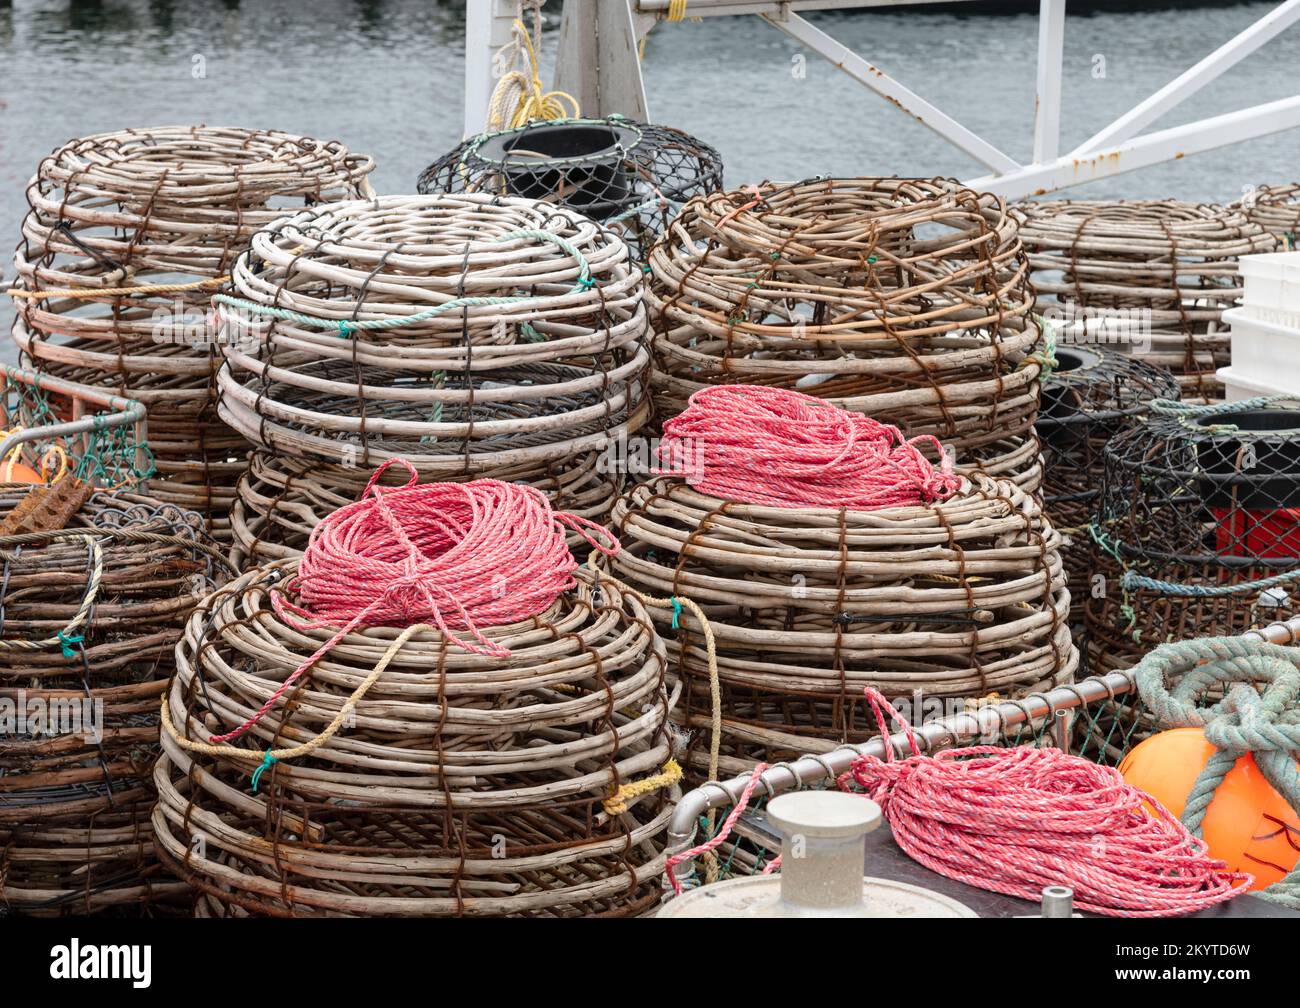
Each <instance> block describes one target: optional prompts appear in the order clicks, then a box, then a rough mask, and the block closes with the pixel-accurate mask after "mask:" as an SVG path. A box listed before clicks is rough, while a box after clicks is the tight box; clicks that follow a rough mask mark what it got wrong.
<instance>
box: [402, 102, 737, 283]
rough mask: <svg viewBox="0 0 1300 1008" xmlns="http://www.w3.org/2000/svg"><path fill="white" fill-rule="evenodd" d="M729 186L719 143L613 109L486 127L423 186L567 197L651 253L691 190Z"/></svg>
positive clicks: (561, 201) (563, 201) (441, 161)
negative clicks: (596, 115)
mask: <svg viewBox="0 0 1300 1008" xmlns="http://www.w3.org/2000/svg"><path fill="white" fill-rule="evenodd" d="M721 186H722V159H721V158H720V157H719V156H718V152H717V151H715V150H714V149H713V148H712V147H710V146H708V145H707V144H705V143H701V142H700V141H699V140H696V139H695V138H694V137H692V136H689V135H688V134H686V133H683V132H682V131H681V130H677V129H673V128H671V127H669V126H662V125H658V124H655V123H643V122H636V121H635V120H632V119H627V118H625V117H623V116H619V115H614V116H609V117H607V118H604V119H568V120H563V121H560V122H548V121H540V120H539V121H536V122H531V123H528V124H526V125H523V126H519V127H517V128H515V129H509V130H503V131H500V132H493V133H482V134H480V135H478V136H472V137H470V138H469V139H467V140H465V141H464V142H463V143H461V144H460V145H459V146H457V147H456V148H455V149H454V150H451V151H449V152H448V153H446V154H444V155H443V156H442V157H440V158H438V160H437V161H435V162H434V163H433V164H431V165H429V167H428V168H426V169H425V170H424V172H423V173H422V174H421V175H420V179H419V183H418V185H417V189H418V191H419V192H422V193H438V192H484V193H493V194H496V195H501V196H523V197H526V198H529V199H544V200H546V201H547V202H549V203H555V204H558V205H560V206H566V207H570V208H572V209H574V210H577V211H578V212H579V213H581V214H584V215H586V216H587V217H590V218H591V219H592V220H597V221H600V222H601V223H603V224H605V225H606V226H608V227H610V228H612V229H613V230H614V231H616V232H617V233H618V234H620V235H621V236H622V237H623V238H624V239H625V240H626V241H627V243H628V244H629V245H630V246H631V247H632V248H633V249H634V250H635V252H636V255H637V258H638V259H644V258H645V255H646V254H647V253H648V251H649V249H650V246H652V245H653V244H654V243H655V241H656V240H657V239H658V237H659V236H660V235H661V234H663V232H664V229H665V228H666V227H667V226H668V221H669V219H670V218H671V217H672V216H673V214H675V213H676V212H677V211H678V210H679V209H680V208H681V206H682V204H683V203H685V202H686V201H687V200H688V199H690V198H691V197H692V196H696V195H699V194H701V193H708V192H713V191H714V190H716V189H719V188H721Z"/></svg>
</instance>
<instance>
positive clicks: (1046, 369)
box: [1025, 315, 1057, 385]
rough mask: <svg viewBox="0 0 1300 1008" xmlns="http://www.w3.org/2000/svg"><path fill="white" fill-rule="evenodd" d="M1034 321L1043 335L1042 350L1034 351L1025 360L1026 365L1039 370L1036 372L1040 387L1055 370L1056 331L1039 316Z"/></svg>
mask: <svg viewBox="0 0 1300 1008" xmlns="http://www.w3.org/2000/svg"><path fill="white" fill-rule="evenodd" d="M1034 320H1035V321H1036V322H1037V323H1038V327H1039V329H1040V330H1041V331H1042V333H1043V349H1041V350H1035V351H1034V352H1033V353H1031V354H1029V356H1027V357H1026V358H1025V363H1026V364H1031V363H1036V364H1038V366H1039V368H1040V369H1041V370H1040V371H1039V372H1038V382H1039V384H1040V385H1041V384H1042V383H1043V382H1045V381H1047V379H1048V378H1050V377H1051V375H1052V372H1053V371H1054V370H1056V365H1057V360H1056V330H1055V329H1054V328H1053V327H1052V323H1050V322H1048V321H1047V319H1045V318H1043V317H1042V316H1041V315H1035V316H1034Z"/></svg>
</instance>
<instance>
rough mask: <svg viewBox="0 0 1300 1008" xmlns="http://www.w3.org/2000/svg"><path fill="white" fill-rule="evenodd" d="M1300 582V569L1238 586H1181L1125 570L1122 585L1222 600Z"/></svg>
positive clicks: (1182, 595)
mask: <svg viewBox="0 0 1300 1008" xmlns="http://www.w3.org/2000/svg"><path fill="white" fill-rule="evenodd" d="M1295 580H1300V568H1297V569H1296V570H1291V571H1283V572H1282V573H1280V574H1274V575H1272V576H1271V577H1265V578H1257V579H1256V580H1254V581H1242V582H1240V583H1238V584H1221V585H1199V584H1180V583H1179V582H1177V581H1161V580H1160V579H1159V578H1151V577H1146V576H1145V575H1143V574H1135V573H1134V572H1133V571H1131V570H1125V571H1124V576H1123V578H1121V579H1120V585H1121V586H1122V587H1123V588H1124V589H1125V590H1126V591H1127V590H1130V589H1134V588H1146V589H1148V590H1150V591H1158V592H1160V594H1162V595H1175V596H1179V597H1182V598H1222V597H1223V596H1225V595H1240V594H1246V593H1249V592H1255V591H1264V590H1266V589H1268V588H1275V587H1277V586H1278V585H1284V584H1288V583H1290V582H1292V581H1295Z"/></svg>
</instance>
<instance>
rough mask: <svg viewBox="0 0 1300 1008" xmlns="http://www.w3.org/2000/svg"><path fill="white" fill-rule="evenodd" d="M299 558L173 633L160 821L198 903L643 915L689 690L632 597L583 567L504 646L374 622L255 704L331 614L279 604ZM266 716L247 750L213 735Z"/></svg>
mask: <svg viewBox="0 0 1300 1008" xmlns="http://www.w3.org/2000/svg"><path fill="white" fill-rule="evenodd" d="M295 570H296V562H295V561H285V562H281V563H276V564H272V565H268V566H266V567H263V568H261V569H259V570H256V571H251V572H249V573H247V574H245V575H243V576H242V577H240V578H239V579H237V580H236V581H234V582H232V583H231V584H230V585H228V586H226V588H224V589H222V590H221V591H219V592H217V593H215V594H213V595H212V596H210V597H209V598H208V599H206V600H205V601H204V602H203V603H202V605H201V606H200V607H199V608H198V609H197V610H196V611H195V613H194V615H193V617H192V618H191V620H190V623H189V626H188V629H187V632H186V635H185V639H184V642H183V643H182V645H181V646H180V647H179V648H178V649H177V661H178V671H177V675H176V678H175V680H174V683H173V685H172V688H171V691H170V693H169V695H168V701H167V702H168V711H169V714H170V719H171V722H172V723H173V725H174V726H175V733H174V734H173V732H172V731H170V730H166V729H165V730H164V750H165V751H164V755H163V757H162V758H160V759H159V761H158V763H157V766H156V769H155V774H154V776H155V781H156V783H157V787H158V792H159V802H158V806H157V809H156V811H155V813H154V825H155V828H156V830H157V834H158V841H159V845H160V852H161V853H162V855H163V856H164V858H165V860H166V861H167V862H168V863H169V864H171V865H172V866H173V867H174V868H175V870H176V871H177V872H178V873H179V874H180V875H181V876H182V877H184V878H185V879H186V880H187V881H188V882H189V883H190V884H191V885H192V886H194V887H195V888H196V889H197V890H198V891H199V894H200V895H199V912H200V913H201V914H203V915H209V916H246V915H276V916H316V915H391V916H462V915H464V916H502V915H515V916H553V917H560V916H586V915H597V916H599V915H608V916H626V915H633V914H637V913H640V912H643V911H645V910H647V909H649V908H651V907H652V906H654V905H655V904H656V903H657V902H658V900H659V894H660V885H661V874H662V871H663V866H664V855H663V846H664V830H665V828H666V826H667V822H668V817H669V815H670V813H671V804H672V799H673V798H674V797H675V796H676V795H677V793H678V792H677V791H676V790H675V789H674V788H673V787H672V785H671V782H670V781H668V780H667V779H665V780H657V779H655V775H657V774H659V773H660V771H661V768H663V767H665V766H666V765H667V764H668V762H669V761H670V759H671V756H672V739H671V736H670V732H669V729H668V724H667V717H668V710H669V708H670V706H671V704H672V702H673V701H674V700H675V695H674V696H673V697H670V696H669V693H668V690H667V688H666V686H665V681H664V669H665V656H664V649H663V643H662V641H661V640H660V639H659V638H658V637H657V635H656V634H655V632H654V630H653V627H652V625H651V622H650V619H649V616H648V615H647V613H646V610H645V609H644V608H643V607H642V606H641V604H640V603H639V602H638V601H637V600H636V599H635V598H633V597H631V596H627V595H624V594H622V593H620V592H619V591H618V590H617V588H616V587H615V586H613V585H610V584H602V585H600V586H599V587H597V586H596V584H595V582H594V581H593V578H592V576H591V575H590V574H589V573H588V572H586V571H579V572H578V573H577V587H576V588H575V589H574V590H573V591H571V592H569V593H567V594H565V595H561V596H560V597H559V599H558V600H557V601H556V602H555V604H554V605H553V606H552V607H551V608H550V609H549V610H548V611H546V612H544V613H542V614H540V615H539V616H537V617H534V618H532V619H530V620H528V621H526V622H523V623H519V624H515V625H512V626H502V627H495V628H489V629H485V631H484V632H485V633H486V634H487V635H488V637H489V638H491V639H492V640H494V641H499V642H501V643H502V644H505V645H507V646H508V647H509V648H510V650H511V656H510V658H509V659H505V660H503V659H497V658H491V657H486V656H483V655H478V654H472V653H470V652H467V651H464V650H461V649H459V648H457V647H455V646H454V645H452V644H449V642H448V640H447V638H446V637H444V636H443V635H442V634H440V633H439V632H438V631H437V630H434V629H432V628H418V629H417V630H416V632H414V634H413V635H408V634H404V633H401V632H399V631H397V630H392V629H385V628H370V629H365V630H358V631H356V632H352V633H349V634H347V635H346V636H345V637H344V638H343V639H342V640H340V641H339V643H338V644H337V645H336V646H335V647H334V648H332V649H331V650H330V651H329V652H328V653H327V654H326V655H325V656H324V657H323V658H322V660H321V661H320V662H319V663H318V664H317V665H314V666H312V667H311V668H310V669H309V670H308V671H307V672H306V673H304V674H303V676H302V678H301V679H300V680H298V681H296V682H295V683H294V684H293V686H292V688H291V691H290V692H288V693H286V694H285V696H284V698H283V702H282V703H279V704H277V705H276V706H274V707H272V708H271V709H270V710H269V712H268V713H267V714H266V716H265V717H263V718H261V719H260V720H258V719H257V718H255V717H254V715H255V714H256V712H257V710H258V708H259V706H260V705H262V704H263V703H264V702H265V701H266V700H267V699H268V698H270V697H271V696H272V694H273V693H274V691H275V690H276V689H277V688H278V687H279V686H280V684H281V683H282V682H284V680H285V677H286V676H287V675H288V674H289V673H290V672H291V671H293V670H294V669H295V668H297V667H299V665H300V664H301V662H302V660H303V659H305V658H306V657H307V656H309V655H310V654H311V653H312V652H313V651H314V650H315V649H316V648H317V647H318V646H320V645H321V644H323V643H326V642H327V641H328V639H329V638H330V635H331V632H332V628H323V629H313V628H307V629H301V628H295V627H294V626H291V625H289V624H288V623H286V622H285V620H284V619H282V618H281V616H280V615H279V614H278V612H277V609H276V607H275V605H274V596H275V594H276V593H278V592H286V593H287V596H288V598H289V599H290V601H292V600H293V598H294V590H293V587H292V585H289V584H288V579H290V578H291V577H292V575H293V574H294V572H295ZM368 677H369V681H370V683H371V684H370V685H369V686H368V688H367V689H365V690H362V691H361V693H360V694H359V695H358V694H356V690H357V688H358V686H359V685H361V684H363V681H366V680H368ZM350 695H353V696H354V698H355V707H354V708H352V709H351V711H350V713H348V714H347V716H346V718H345V719H344V720H343V721H342V722H340V724H341V725H342V729H341V730H339V731H337V732H336V733H333V734H330V733H329V732H328V726H329V725H330V724H331V723H333V722H334V721H335V720H336V719H337V718H338V717H339V716H340V714H342V713H343V712H344V711H345V707H346V704H347V703H348V701H349V696H350ZM249 718H252V719H253V722H254V723H253V725H252V727H251V728H250V730H249V732H248V734H247V735H246V736H245V739H246V740H247V744H248V746H249V748H248V749H247V757H246V758H237V757H235V756H232V755H230V754H228V753H226V752H224V751H221V750H219V751H217V752H215V753H214V752H212V751H211V750H210V749H205V748H204V746H205V743H206V740H207V739H208V738H209V736H210V735H211V734H212V733H214V732H227V731H229V730H231V729H232V728H234V727H235V726H237V725H239V724H240V723H241V722H244V721H245V720H246V719H249ZM322 735H324V740H323V742H321V743H320V744H318V745H317V746H316V747H315V748H312V749H310V751H309V752H305V753H303V754H302V755H301V756H295V757H293V758H288V757H286V758H284V759H281V760H279V761H278V762H271V761H268V760H266V759H265V758H264V751H270V750H273V749H275V747H278V746H282V745H290V746H292V745H300V744H303V743H307V742H308V740H311V739H315V738H320V737H321V736H322ZM240 744H241V745H242V744H245V743H242V742H241V743H240ZM259 767H260V768H261V769H259ZM250 775H254V776H253V777H252V779H251V791H250ZM636 782H643V783H641V785H640V786H637V784H636ZM645 782H648V783H645ZM622 785H631V787H630V788H627V789H625V788H622V787H621V786H622Z"/></svg>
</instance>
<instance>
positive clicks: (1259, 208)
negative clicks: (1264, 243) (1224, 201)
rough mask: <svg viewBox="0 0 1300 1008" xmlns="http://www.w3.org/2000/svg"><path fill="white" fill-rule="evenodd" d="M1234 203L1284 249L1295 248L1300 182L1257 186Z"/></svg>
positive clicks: (1299, 230)
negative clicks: (1281, 244) (1282, 245)
mask: <svg viewBox="0 0 1300 1008" xmlns="http://www.w3.org/2000/svg"><path fill="white" fill-rule="evenodd" d="M1233 206H1234V208H1236V209H1239V210H1241V211H1242V213H1244V214H1245V215H1246V216H1247V217H1249V218H1250V219H1251V221H1252V222H1254V223H1255V224H1258V225H1259V226H1260V227H1262V228H1263V229H1264V230H1265V231H1267V232H1269V234H1271V235H1273V236H1274V237H1275V238H1277V240H1278V241H1279V242H1281V243H1284V245H1285V247H1286V248H1287V249H1293V248H1295V245H1296V237H1297V235H1300V183H1298V182H1291V183H1288V184H1286V185H1271V186H1260V187H1259V188H1258V189H1253V190H1251V191H1250V192H1249V193H1247V194H1246V195H1245V196H1243V197H1242V198H1241V199H1239V200H1238V201H1237V202H1236V203H1234V204H1233Z"/></svg>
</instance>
